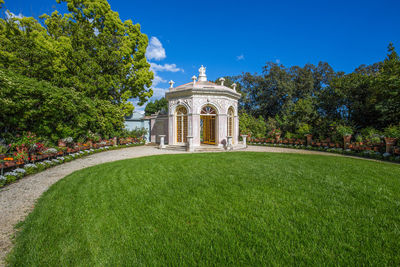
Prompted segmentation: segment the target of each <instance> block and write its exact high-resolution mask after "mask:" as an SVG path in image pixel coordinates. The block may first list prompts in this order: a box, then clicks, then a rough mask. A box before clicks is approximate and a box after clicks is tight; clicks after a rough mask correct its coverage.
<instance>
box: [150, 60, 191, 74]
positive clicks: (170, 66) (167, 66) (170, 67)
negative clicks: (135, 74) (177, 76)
mask: <svg viewBox="0 0 400 267" xmlns="http://www.w3.org/2000/svg"><path fill="white" fill-rule="evenodd" d="M150 68H151V70H152V71H170V72H178V71H182V72H183V69H181V68H178V67H177V66H176V64H164V65H160V64H157V63H152V62H150Z"/></svg>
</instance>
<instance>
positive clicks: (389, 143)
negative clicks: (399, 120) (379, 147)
mask: <svg viewBox="0 0 400 267" xmlns="http://www.w3.org/2000/svg"><path fill="white" fill-rule="evenodd" d="M396 141H397V138H393V137H385V143H386V153H391V152H392V150H393V146H394V144H395V143H396Z"/></svg>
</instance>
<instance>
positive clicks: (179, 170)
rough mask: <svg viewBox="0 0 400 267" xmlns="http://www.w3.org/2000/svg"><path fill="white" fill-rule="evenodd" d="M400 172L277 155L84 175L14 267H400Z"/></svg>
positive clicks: (46, 202) (47, 203) (40, 221)
mask: <svg viewBox="0 0 400 267" xmlns="http://www.w3.org/2000/svg"><path fill="white" fill-rule="evenodd" d="M399 229H400V167H399V166H397V165H393V164H388V163H381V162H371V161H365V160H358V159H349V158H342V157H331V156H318V155H297V154H277V153H250V152H245V153H243V152H242V153H240V152H235V153H213V154H181V155H164V156H152V157H146V158H137V159H131V160H124V161H118V162H113V163H108V164H103V165H99V166H95V167H91V168H87V169H84V170H82V171H78V172H75V173H73V174H71V175H69V176H68V177H66V178H65V179H63V180H61V181H59V182H58V183H57V184H55V185H53V186H52V187H51V188H50V190H49V191H48V192H46V193H45V194H44V195H43V196H42V197H41V199H40V200H39V202H38V203H37V205H36V207H35V210H34V211H33V212H32V213H31V214H30V215H29V217H28V218H27V219H26V221H25V222H24V223H23V224H22V225H21V229H20V230H21V232H20V234H19V235H18V237H17V239H16V246H15V249H14V251H13V252H12V254H11V255H10V257H9V262H10V264H11V265H15V266H17V265H18V266H37V265H41V266H48V265H50V266H71V265H80V266H93V265H99V266H100V265H101V266H105V265H107V266H126V265H143V266H144V265H146V266H154V265H163V266H164V265H247V266H254V265H288V264H293V265H327V264H329V265H332V264H335V265H366V264H373V265H399V264H400V253H399V251H400V245H399V244H400V242H399V240H400V230H399Z"/></svg>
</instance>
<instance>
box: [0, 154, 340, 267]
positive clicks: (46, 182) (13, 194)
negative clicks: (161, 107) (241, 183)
mask: <svg viewBox="0 0 400 267" xmlns="http://www.w3.org/2000/svg"><path fill="white" fill-rule="evenodd" d="M241 151H256V152H280V153H301V154H320V155H331V156H334V155H335V154H330V153H324V152H316V151H308V150H294V149H287V148H277V147H262V146H249V147H248V148H247V149H246V150H241ZM177 153H185V152H182V151H171V150H159V149H157V148H156V147H154V146H138V147H131V148H124V149H119V150H112V151H106V152H101V153H97V154H94V155H90V156H87V157H85V158H81V159H77V160H74V161H71V162H67V163H64V164H61V165H59V166H55V167H53V168H50V169H47V170H45V171H43V172H40V173H37V174H34V175H30V176H28V177H26V178H23V179H21V180H19V181H18V182H16V183H14V184H11V185H8V186H6V187H5V188H3V189H0V266H4V257H5V255H6V254H7V253H8V252H9V251H10V250H11V248H12V238H13V236H14V234H15V229H14V225H16V224H17V223H18V222H20V221H22V220H24V218H25V217H26V216H27V215H28V214H29V213H30V212H31V211H32V210H33V208H34V206H35V201H36V200H37V199H38V198H39V197H40V196H41V195H42V194H43V192H45V191H46V190H47V189H48V188H49V187H50V186H51V185H52V184H54V183H55V182H57V181H58V180H60V179H62V178H63V177H65V176H67V175H68V174H71V173H72V172H74V171H77V170H80V169H83V168H86V167H90V166H94V165H98V164H101V163H105V162H110V161H116V160H122V159H128V158H138V157H143V156H150V155H160V154H177Z"/></svg>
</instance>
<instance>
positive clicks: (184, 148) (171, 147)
mask: <svg viewBox="0 0 400 267" xmlns="http://www.w3.org/2000/svg"><path fill="white" fill-rule="evenodd" d="M164 149H166V150H176V151H186V146H179V145H167V146H166V147H165V148H164Z"/></svg>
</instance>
